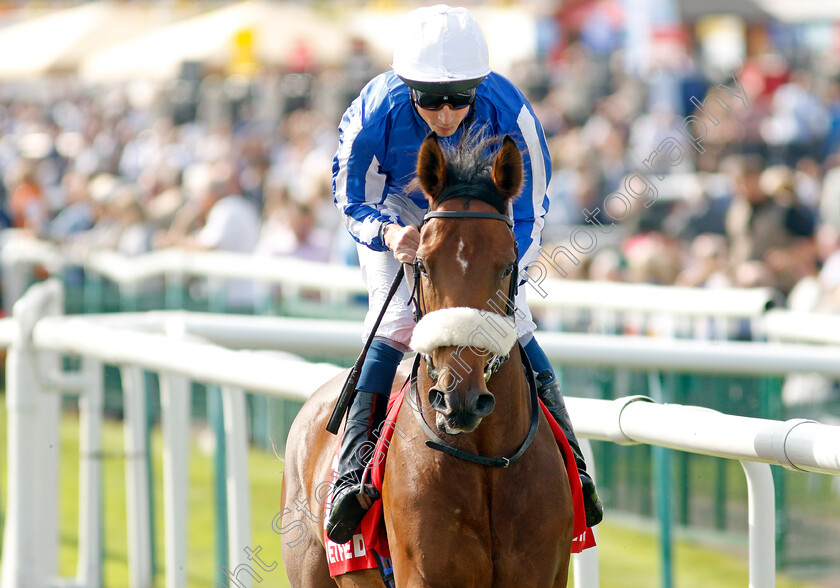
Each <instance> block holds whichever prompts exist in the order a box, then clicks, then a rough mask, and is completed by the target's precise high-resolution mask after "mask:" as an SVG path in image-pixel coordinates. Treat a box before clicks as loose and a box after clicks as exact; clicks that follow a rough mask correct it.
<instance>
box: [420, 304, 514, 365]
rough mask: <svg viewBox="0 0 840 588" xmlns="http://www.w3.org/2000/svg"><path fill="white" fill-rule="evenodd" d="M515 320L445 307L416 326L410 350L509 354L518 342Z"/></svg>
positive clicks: (472, 310)
mask: <svg viewBox="0 0 840 588" xmlns="http://www.w3.org/2000/svg"><path fill="white" fill-rule="evenodd" d="M516 339H517V337H516V324H515V322H514V320H513V317H510V316H504V315H501V314H497V313H495V312H487V311H486V310H478V309H477V308H464V307H456V308H444V309H441V310H435V311H433V312H430V313H428V314H427V315H425V316H424V317H423V318H422V319H420V321H419V322H418V323H417V325H416V326H415V327H414V333H413V335H412V337H411V348H412V349H414V351H416V352H417V353H421V354H423V355H430V354H431V353H432V351H434V350H435V349H437V348H438V347H450V346H463V347H473V348H475V349H486V350H487V351H489V352H490V353H492V354H494V355H507V354H508V352H509V351H510V350H511V348H512V347H513V344H514V343H516Z"/></svg>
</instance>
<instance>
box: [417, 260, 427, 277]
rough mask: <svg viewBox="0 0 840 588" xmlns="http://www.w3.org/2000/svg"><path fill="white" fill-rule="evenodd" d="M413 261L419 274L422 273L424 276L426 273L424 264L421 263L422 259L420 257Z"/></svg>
mask: <svg viewBox="0 0 840 588" xmlns="http://www.w3.org/2000/svg"><path fill="white" fill-rule="evenodd" d="M414 263H415V264H416V265H417V271H419V272H420V273H421V274H423V275H424V276H425V275H426V265H425V264H424V263H423V260H422V259H417V260H415V261H414Z"/></svg>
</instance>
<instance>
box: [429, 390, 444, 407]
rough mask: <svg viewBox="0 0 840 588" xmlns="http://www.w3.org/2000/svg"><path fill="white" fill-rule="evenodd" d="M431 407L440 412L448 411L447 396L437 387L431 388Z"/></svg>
mask: <svg viewBox="0 0 840 588" xmlns="http://www.w3.org/2000/svg"><path fill="white" fill-rule="evenodd" d="M429 405H431V407H432V408H434V409H435V410H436V411H438V412H444V410H445V409H446V396H445V395H444V393H443V391H441V390H440V389H438V388H437V387H435V386H432V387H431V388H429Z"/></svg>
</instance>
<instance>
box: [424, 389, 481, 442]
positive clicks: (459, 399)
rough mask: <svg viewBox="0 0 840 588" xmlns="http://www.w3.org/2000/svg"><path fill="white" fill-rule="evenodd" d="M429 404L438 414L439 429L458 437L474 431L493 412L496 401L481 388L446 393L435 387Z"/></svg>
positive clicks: (430, 394) (431, 391)
mask: <svg viewBox="0 0 840 588" xmlns="http://www.w3.org/2000/svg"><path fill="white" fill-rule="evenodd" d="M429 404H430V405H431V407H432V408H434V409H435V412H436V413H437V415H436V417H435V422H436V424H437V426H438V428H439V429H440V430H441V431H443V432H445V433H447V434H449V435H458V434H460V433H470V432H472V431H474V430H475V429H476V428H477V427H478V425H479V424H481V420H482V419H483V418H484V417H486V416H487V415H489V414H490V413H491V412H493V408H495V406H496V399H495V397H494V396H493V395H492V394H491V393H490V392H488V391H486V390H482V389H480V388H470V389H469V390H466V391H457V390H451V391H445V390H442V389H441V388H438V387H437V386H433V387H432V388H430V389H429Z"/></svg>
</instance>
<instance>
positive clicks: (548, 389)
mask: <svg viewBox="0 0 840 588" xmlns="http://www.w3.org/2000/svg"><path fill="white" fill-rule="evenodd" d="M537 394H538V395H539V397H540V399H541V400H542V401H543V404H545V407H546V408H547V409H548V412H550V413H551V416H553V417H554V420H555V421H557V424H558V425H560V428H561V429H562V430H563V434H564V435H566V439H567V440H568V441H569V446H570V447H571V448H572V453H574V454H575V465H577V470H578V474H580V485H581V489H582V490H583V508H584V510H585V511H586V526H587V527H594V526H595V525H597V524H598V523H600V522H601V520H602V519H603V518H604V507H603V506H602V505H601V499H600V498H598V492H596V491H595V482H594V481H593V480H592V478H591V477H590V476H589V474H588V473H587V472H586V462H585V461H584V460H583V453H582V452H581V450H580V444H579V443H578V440H577V437H576V436H575V430H574V428H573V427H572V420H571V419H570V418H569V411H568V410H566V403H565V402H564V400H563V395H562V394H561V393H560V384H558V383H557V378H555V377H554V374H553V373H552V372H551V370H545V371H543V372H540V373H539V374H538V375H537Z"/></svg>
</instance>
